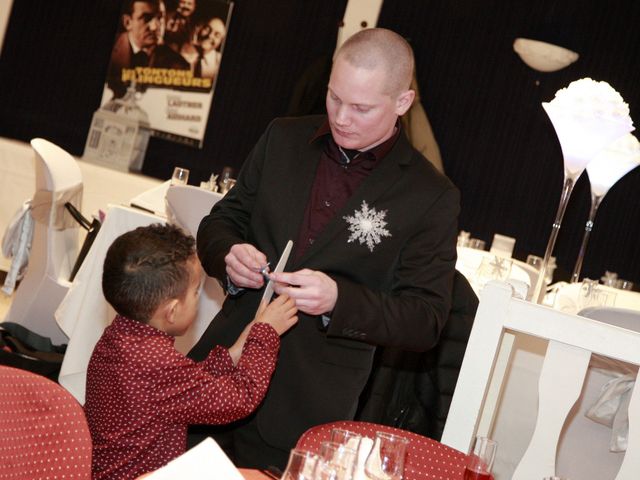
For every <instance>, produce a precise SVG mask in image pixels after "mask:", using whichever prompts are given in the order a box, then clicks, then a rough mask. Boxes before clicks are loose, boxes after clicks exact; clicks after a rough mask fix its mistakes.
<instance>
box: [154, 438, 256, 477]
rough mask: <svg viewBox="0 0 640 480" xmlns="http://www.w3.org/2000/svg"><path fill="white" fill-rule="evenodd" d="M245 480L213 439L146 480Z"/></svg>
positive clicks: (205, 441)
mask: <svg viewBox="0 0 640 480" xmlns="http://www.w3.org/2000/svg"><path fill="white" fill-rule="evenodd" d="M176 478H188V479H189V480H212V479H221V480H222V479H224V480H244V477H243V476H242V474H241V473H240V472H239V471H238V469H237V468H236V467H235V465H234V464H233V463H231V460H229V457H227V456H226V455H225V453H224V452H223V451H222V449H221V448H220V446H219V445H218V444H217V443H216V442H215V440H214V439H213V438H211V437H209V438H206V439H204V440H203V441H202V442H200V443H199V444H198V445H196V446H195V447H193V448H192V449H191V450H187V451H186V452H185V453H183V454H182V455H180V456H179V457H178V458H175V459H173V460H172V461H170V462H169V463H168V464H166V465H165V466H164V467H162V468H160V469H158V470H156V471H155V472H153V473H152V474H151V475H149V476H148V477H145V480H147V479H148V480H174V479H176Z"/></svg>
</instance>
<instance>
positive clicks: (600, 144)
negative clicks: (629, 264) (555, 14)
mask: <svg viewBox="0 0 640 480" xmlns="http://www.w3.org/2000/svg"><path fill="white" fill-rule="evenodd" d="M542 107H543V108H544V111H545V112H546V114H547V115H548V116H549V119H550V120H551V123H552V124H553V128H554V130H555V132H556V135H557V137H558V141H559V142H560V147H561V149H562V157H563V162H564V185H563V187H562V194H561V196H560V203H559V205H558V212H557V213H556V218H555V220H554V222H553V228H552V230H551V235H550V236H549V241H548V243H547V248H546V250H545V254H544V258H543V261H542V266H541V267H540V272H539V274H538V279H537V281H536V285H535V288H534V290H533V295H532V297H531V298H532V299H533V300H534V301H536V302H537V303H541V302H542V300H543V299H544V295H545V293H546V292H545V290H546V289H545V286H546V283H545V273H546V270H547V268H548V265H549V259H550V258H551V254H552V253H553V248H554V246H555V243H556V239H557V238H558V233H559V231H560V226H561V225H562V218H563V217H564V212H565V210H566V208H567V204H568V203H569V197H570V196H571V192H572V191H573V187H574V185H575V182H576V180H577V179H578V177H579V176H580V175H581V174H582V172H583V171H584V169H585V168H586V167H587V165H588V164H589V162H591V161H592V160H593V159H594V158H595V156H596V155H597V154H598V153H599V152H600V151H601V150H603V149H604V148H606V147H607V146H608V145H609V144H611V143H612V142H613V141H614V140H616V139H617V138H620V137H622V136H623V135H625V134H627V133H629V132H630V131H632V130H633V122H632V121H631V118H630V117H629V106H628V105H627V104H626V103H624V100H623V99H622V97H621V96H620V94H619V93H618V92H616V91H615V90H614V89H613V88H611V86H610V85H609V84H608V83H606V82H596V81H594V80H592V79H590V78H582V79H580V80H576V81H575V82H571V83H570V84H569V86H568V87H567V88H561V89H560V90H558V91H557V92H556V95H555V97H554V99H553V100H552V101H551V102H548V103H546V102H545V103H543V104H542Z"/></svg>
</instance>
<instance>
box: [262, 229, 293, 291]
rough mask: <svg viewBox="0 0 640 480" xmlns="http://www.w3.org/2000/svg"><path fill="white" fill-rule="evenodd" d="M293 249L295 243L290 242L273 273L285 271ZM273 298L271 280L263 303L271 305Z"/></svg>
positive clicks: (265, 289)
mask: <svg viewBox="0 0 640 480" xmlns="http://www.w3.org/2000/svg"><path fill="white" fill-rule="evenodd" d="M292 247H293V242H292V241H291V240H289V241H288V242H287V244H286V245H285V247H284V251H283V252H282V255H280V260H278V264H277V265H276V268H274V269H273V270H272V272H273V273H279V272H282V271H284V266H285V265H286V264H287V260H289V255H290V254H291V248H292ZM271 297H273V282H272V281H271V280H269V282H268V283H267V286H266V287H265V288H264V293H263V294H262V301H265V300H266V301H267V303H269V302H270V301H271Z"/></svg>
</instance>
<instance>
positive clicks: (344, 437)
mask: <svg viewBox="0 0 640 480" xmlns="http://www.w3.org/2000/svg"><path fill="white" fill-rule="evenodd" d="M361 440H362V437H361V436H360V435H359V434H357V433H355V432H352V431H351V430H346V429H344V428H333V429H331V441H332V442H335V443H339V444H340V445H344V446H346V447H348V448H351V449H352V450H355V451H356V452H357V451H358V449H359V448H360V442H361Z"/></svg>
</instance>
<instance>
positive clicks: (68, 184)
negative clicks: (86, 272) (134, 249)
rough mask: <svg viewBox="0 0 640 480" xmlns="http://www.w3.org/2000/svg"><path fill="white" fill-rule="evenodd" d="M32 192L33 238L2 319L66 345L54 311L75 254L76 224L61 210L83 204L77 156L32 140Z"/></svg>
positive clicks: (45, 141) (36, 139)
mask: <svg viewBox="0 0 640 480" xmlns="http://www.w3.org/2000/svg"><path fill="white" fill-rule="evenodd" d="M31 147H32V148H33V150H34V153H35V172H36V185H35V187H36V193H35V195H34V197H33V199H32V214H33V216H34V220H35V221H34V229H33V241H32V245H31V253H30V254H29V264H28V267H27V272H26V274H25V277H24V278H23V280H22V282H21V283H20V285H19V287H18V288H17V289H16V292H15V297H14V300H13V302H12V304H11V308H10V310H9V312H8V314H7V316H6V318H5V320H7V321H11V322H14V323H18V324H21V325H23V326H25V327H27V328H29V329H31V330H33V331H34V332H36V333H38V334H40V335H43V336H45V337H49V338H51V340H52V341H53V342H54V343H66V342H67V340H68V339H67V337H66V335H64V333H63V332H62V331H61V330H60V328H59V327H58V326H57V325H56V323H55V320H54V317H53V314H54V312H55V310H56V308H57V307H58V305H59V304H60V302H61V301H62V298H63V297H64V295H65V294H66V293H67V290H68V289H69V286H70V283H69V281H68V280H67V279H68V278H69V277H70V274H71V271H72V269H73V265H74V263H75V260H76V257H77V255H78V243H79V242H78V240H79V238H78V236H79V230H78V224H77V223H76V222H75V220H73V218H72V217H71V215H70V214H69V213H68V212H67V211H66V210H65V208H64V203H66V202H67V201H69V202H71V203H72V204H73V205H74V206H75V207H76V208H77V209H80V207H81V204H82V174H81V172H80V167H78V164H77V162H76V160H75V159H74V158H73V157H72V156H71V155H70V154H69V153H67V152H66V151H64V150H63V149H62V148H60V147H58V146H57V145H54V144H53V143H51V142H49V141H47V140H44V139H42V138H34V139H33V140H32V141H31Z"/></svg>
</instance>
